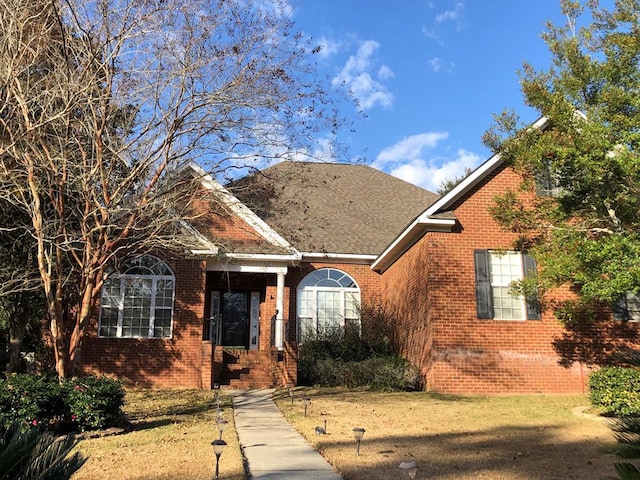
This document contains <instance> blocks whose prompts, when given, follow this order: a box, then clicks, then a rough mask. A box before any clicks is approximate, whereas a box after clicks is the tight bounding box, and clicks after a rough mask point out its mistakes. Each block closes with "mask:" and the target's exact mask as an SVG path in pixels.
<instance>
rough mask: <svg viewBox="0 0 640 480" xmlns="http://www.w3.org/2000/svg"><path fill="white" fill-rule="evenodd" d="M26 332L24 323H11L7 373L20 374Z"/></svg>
mask: <svg viewBox="0 0 640 480" xmlns="http://www.w3.org/2000/svg"><path fill="white" fill-rule="evenodd" d="M25 332H26V328H25V325H24V324H23V323H22V322H17V323H14V322H11V325H10V326H9V363H8V364H7V373H18V372H20V371H21V368H20V353H21V352H22V341H23V340H24V334H25Z"/></svg>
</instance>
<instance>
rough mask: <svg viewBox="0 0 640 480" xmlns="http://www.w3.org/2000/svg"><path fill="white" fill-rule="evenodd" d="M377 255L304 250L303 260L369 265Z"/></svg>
mask: <svg viewBox="0 0 640 480" xmlns="http://www.w3.org/2000/svg"><path fill="white" fill-rule="evenodd" d="M376 258H378V256H377V255H362V254H355V253H318V252H302V260H303V261H316V262H318V261H322V262H334V263H353V264H362V265H369V264H371V262H373V261H374V260H375V259H376Z"/></svg>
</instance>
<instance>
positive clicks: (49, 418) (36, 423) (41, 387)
mask: <svg viewBox="0 0 640 480" xmlns="http://www.w3.org/2000/svg"><path fill="white" fill-rule="evenodd" d="M0 382H1V383H0V428H1V429H8V428H10V427H11V426H12V425H13V424H14V423H18V424H19V425H20V426H21V428H22V429H23V430H26V429H29V428H34V427H36V428H38V429H44V428H47V427H48V426H49V425H50V424H51V423H53V422H55V421H56V419H60V418H62V417H65V416H68V409H67V407H66V405H65V403H64V401H63V399H62V394H61V393H62V392H61V389H60V386H59V384H58V381H57V380H55V381H53V380H52V379H50V378H47V377H42V376H35V375H27V374H14V375H11V376H9V377H8V378H7V379H6V380H1V381H0Z"/></svg>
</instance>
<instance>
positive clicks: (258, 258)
mask: <svg viewBox="0 0 640 480" xmlns="http://www.w3.org/2000/svg"><path fill="white" fill-rule="evenodd" d="M219 257H220V258H222V259H229V260H245V261H251V262H299V261H300V260H301V259H302V255H301V254H299V253H297V252H296V253H293V254H290V255H276V254H265V253H222V254H220V255H219Z"/></svg>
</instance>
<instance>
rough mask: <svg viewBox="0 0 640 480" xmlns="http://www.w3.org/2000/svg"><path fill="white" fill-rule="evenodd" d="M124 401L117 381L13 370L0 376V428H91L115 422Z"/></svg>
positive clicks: (62, 429) (117, 419) (67, 429)
mask: <svg viewBox="0 0 640 480" xmlns="http://www.w3.org/2000/svg"><path fill="white" fill-rule="evenodd" d="M123 403H124V389H123V387H122V385H121V384H120V382H117V381H115V380H111V379H108V378H97V377H85V378H74V379H66V380H63V381H62V382H59V380H58V379H57V378H50V377H45V376H36V375H26V374H15V375H10V376H9V377H8V378H6V379H4V380H0V428H4V429H8V428H9V427H10V426H11V425H13V424H15V423H18V424H19V425H20V426H21V428H22V430H23V431H24V430H27V429H51V430H58V431H70V430H94V429H100V428H106V427H108V426H113V425H115V424H117V423H118V421H119V419H120V417H121V414H122V405H123Z"/></svg>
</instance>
